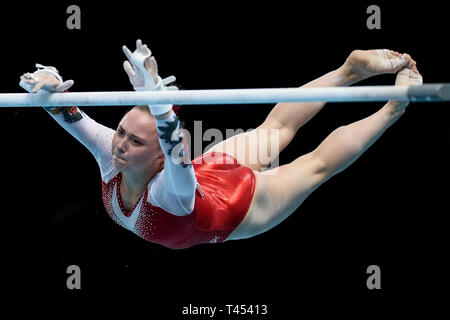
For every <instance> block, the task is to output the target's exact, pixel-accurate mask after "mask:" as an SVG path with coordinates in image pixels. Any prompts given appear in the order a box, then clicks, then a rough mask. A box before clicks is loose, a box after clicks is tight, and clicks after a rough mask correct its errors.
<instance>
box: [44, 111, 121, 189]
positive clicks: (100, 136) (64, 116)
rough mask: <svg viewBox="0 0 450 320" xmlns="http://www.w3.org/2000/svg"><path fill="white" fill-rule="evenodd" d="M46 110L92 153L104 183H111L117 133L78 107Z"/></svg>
mask: <svg viewBox="0 0 450 320" xmlns="http://www.w3.org/2000/svg"><path fill="white" fill-rule="evenodd" d="M45 110H46V111H47V112H48V113H49V114H50V115H51V116H52V117H53V119H55V120H56V122H58V123H59V125H61V127H63V128H64V129H65V130H66V131H67V132H68V133H70V134H71V135H72V136H73V137H74V138H76V139H77V140H78V141H79V142H80V143H81V144H83V145H84V146H85V147H86V148H87V149H88V150H89V151H90V152H91V154H92V155H93V156H94V158H95V160H96V161H97V163H98V165H99V167H100V171H101V175H102V179H103V181H105V182H109V180H110V179H111V178H112V174H113V171H114V167H113V165H112V162H111V144H112V138H113V136H114V132H115V131H114V130H113V129H111V128H108V127H105V126H103V125H101V124H99V123H97V122H96V121H94V120H93V119H91V118H89V117H88V116H87V115H86V114H85V113H84V112H83V111H81V110H80V109H79V108H78V107H65V108H57V109H54V111H49V110H50V108H45Z"/></svg>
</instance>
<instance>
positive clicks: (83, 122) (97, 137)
mask: <svg viewBox="0 0 450 320" xmlns="http://www.w3.org/2000/svg"><path fill="white" fill-rule="evenodd" d="M45 68H50V67H45ZM55 70H56V69H55ZM20 78H21V82H20V85H21V86H22V87H23V88H24V89H25V90H27V91H28V92H31V93H36V92H38V91H40V90H43V91H46V92H63V91H65V90H67V89H69V88H70V87H71V86H72V85H73V81H72V80H68V81H65V82H62V79H61V77H59V75H57V74H55V72H53V71H52V70H51V69H43V70H39V71H38V72H35V73H34V74H29V73H26V74H24V75H22V76H21V77H20ZM37 80H38V81H37ZM44 109H45V110H46V111H47V112H48V113H49V114H50V115H51V116H52V117H53V119H55V120H56V122H58V124H60V125H61V127H63V128H64V129H65V130H66V131H67V132H69V133H70V134H71V135H72V136H73V137H75V138H76V139H77V140H78V141H79V142H80V143H81V144H83V145H84V146H85V147H86V148H87V149H88V150H89V151H90V152H91V153H92V154H93V155H94V157H95V158H96V160H97V162H98V163H99V164H100V169H102V165H101V159H102V158H103V155H104V153H105V152H108V151H107V150H104V149H105V148H104V146H108V145H109V144H110V141H111V137H112V134H113V133H114V130H112V129H110V128H107V127H105V126H103V125H101V124H99V123H97V122H95V121H94V120H92V119H91V118H90V117H88V116H87V115H86V114H85V113H84V112H83V111H81V110H80V109H78V107H56V108H53V107H48V108H44Z"/></svg>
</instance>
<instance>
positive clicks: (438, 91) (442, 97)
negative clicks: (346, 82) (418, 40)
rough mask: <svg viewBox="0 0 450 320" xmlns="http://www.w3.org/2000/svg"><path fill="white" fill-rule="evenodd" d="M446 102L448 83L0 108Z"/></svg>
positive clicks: (122, 95) (16, 96) (113, 96)
mask: <svg viewBox="0 0 450 320" xmlns="http://www.w3.org/2000/svg"><path fill="white" fill-rule="evenodd" d="M387 100H400V101H406V100H412V101H430V102H431V101H448V100H450V84H426V85H420V86H410V87H406V86H363V87H337V88H336V87H322V88H283V89H223V90H180V91H150V92H142V91H140V92H134V91H114V92H71V93H53V94H49V93H35V94H30V93H3V94H0V107H40V106H45V107H49V106H121V105H148V104H150V105H157V104H174V105H188V104H191V105H192V104H194V105H201V104H259V103H276V102H296V101H297V102H301V101H323V102H355V101H387Z"/></svg>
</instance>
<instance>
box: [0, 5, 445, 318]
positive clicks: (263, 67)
mask: <svg viewBox="0 0 450 320" xmlns="http://www.w3.org/2000/svg"><path fill="white" fill-rule="evenodd" d="M443 3H444V2H442V3H440V2H431V1H427V2H422V3H412V2H407V3H400V2H395V4H394V3H393V2H389V3H388V2H381V1H378V2H371V1H361V2H358V3H354V4H353V3H351V2H343V1H338V2H336V3H333V4H329V3H326V2H319V1H315V2H304V1H301V2H300V1H292V2H283V1H276V2H268V3H262V2H243V1H240V2H232V1H226V2H225V1H222V2H213V1H210V2H194V1H192V2H186V1H185V2H183V3H182V4H178V3H175V2H164V3H161V2H156V1H153V2H152V1H145V2H120V3H115V2H109V3H108V2H95V4H94V3H93V2H87V1H74V2H69V1H60V2H58V3H53V4H50V3H43V2H39V3H38V2H35V3H33V4H31V3H23V2H20V3H19V2H17V3H9V4H8V5H5V4H2V10H1V13H0V17H1V20H0V28H1V34H2V37H1V40H2V54H1V57H2V61H1V62H2V66H1V69H2V75H1V77H0V81H1V88H2V89H1V90H2V92H5V93H6V92H22V91H23V90H22V89H21V88H20V87H19V86H18V81H19V76H20V75H21V74H22V73H25V72H32V71H34V70H35V68H34V64H35V63H41V64H44V65H52V66H55V67H57V68H58V69H59V70H60V73H61V74H62V76H63V77H64V79H74V81H75V85H74V87H73V88H72V89H71V91H123V90H132V87H131V86H130V84H129V82H128V78H127V76H126V74H125V72H124V71H123V69H122V62H123V61H124V55H123V53H122V51H121V46H122V45H124V44H125V45H127V46H128V47H129V48H130V49H132V50H133V49H134V48H135V41H136V39H138V38H140V39H142V40H143V42H144V43H146V44H148V45H149V47H150V48H151V50H152V52H153V54H154V56H155V57H156V59H157V61H158V65H159V73H160V75H161V76H162V77H165V76H168V75H171V74H174V75H176V77H177V84H178V85H179V86H180V87H181V88H184V89H216V88H272V87H295V86H300V85H302V84H304V83H306V82H309V81H310V80H313V79H315V78H317V77H320V76H321V75H323V74H325V73H327V72H329V71H331V70H334V69H336V68H338V67H339V66H340V65H341V64H342V63H343V62H344V61H345V59H346V57H347V56H348V54H349V53H350V52H351V51H352V50H353V49H377V48H389V49H393V50H396V51H399V52H406V53H409V54H410V55H411V56H412V57H413V58H414V59H415V60H416V61H417V66H418V69H419V71H420V72H421V74H422V75H423V77H424V82H427V83H433V82H435V83H436V82H450V79H449V71H450V70H449V67H448V59H449V56H450V55H449V53H450V49H449V47H448V43H447V42H448V39H447V38H448V30H449V26H448V23H447V21H448V16H449V13H448V11H446V10H445V8H444V7H443ZM71 4H77V5H79V6H80V9H81V30H68V28H67V27H66V20H67V18H68V17H69V14H67V13H66V9H67V7H68V6H69V5H71ZM371 4H377V5H378V6H380V8H381V30H369V29H368V28H367V27H366V19H367V17H368V16H369V15H368V14H367V13H366V9H367V7H368V6H369V5H371ZM394 79H395V76H394V75H382V76H378V77H375V78H371V79H368V80H365V81H363V82H361V83H359V85H390V84H393V83H394ZM381 106H382V103H340V104H329V105H327V106H325V108H324V109H323V110H322V111H320V113H319V114H318V115H317V116H316V117H315V118H314V119H312V120H311V121H310V122H308V123H307V124H306V125H305V126H304V127H303V128H301V129H300V131H299V133H298V134H297V136H296V137H295V139H294V140H293V141H292V142H291V144H290V145H289V146H288V147H287V148H286V149H285V151H283V153H282V154H281V156H280V165H283V164H286V163H289V162H291V161H293V160H294V159H296V158H297V157H299V156H301V155H302V154H304V153H306V152H309V151H311V150H312V149H314V148H315V147H316V146H317V145H318V144H319V143H320V142H321V141H322V140H323V139H324V138H325V137H326V136H327V135H328V134H330V133H331V132H332V131H333V130H334V129H335V128H337V127H338V126H341V125H345V124H348V123H351V122H353V121H357V120H359V119H361V118H363V117H366V116H368V115H370V114H371V113H373V112H375V111H376V110H378V109H379V108H380V107H381ZM272 107H273V105H248V106H239V105H233V106H190V107H182V110H181V111H180V115H181V117H182V118H183V119H184V121H185V128H186V129H188V130H193V122H194V120H197V121H200V120H201V121H203V122H202V126H203V132H204V131H205V130H207V129H208V128H219V129H220V130H222V132H223V134H224V135H225V129H226V128H230V129H237V128H242V129H244V130H247V129H249V128H255V127H257V126H258V125H259V124H260V123H261V122H262V121H263V120H264V119H265V117H266V116H267V114H268V113H269V112H270V110H271V108H272ZM448 107H449V104H448V103H439V104H431V103H429V104H425V103H420V104H419V103H412V104H411V105H410V106H409V107H408V108H407V112H406V113H405V115H404V116H403V117H402V118H401V119H400V120H399V121H398V122H397V123H395V124H394V125H393V126H392V127H391V128H389V129H388V130H387V132H386V133H385V134H384V135H383V136H382V137H381V138H380V139H379V140H378V141H377V142H376V143H375V144H374V145H373V146H372V147H371V148H370V149H369V150H368V151H367V152H365V153H364V155H363V156H361V158H360V159H358V160H357V161H356V162H355V163H354V164H353V165H352V166H351V167H349V168H348V169H347V170H345V171H344V172H342V173H341V174H339V175H337V176H335V177H334V178H333V179H331V180H330V181H328V182H327V183H325V184H324V185H323V186H321V187H320V188H319V189H318V190H317V191H315V192H314V193H313V194H312V195H311V196H310V197H309V198H308V199H307V200H306V201H305V202H304V203H303V205H302V206H301V207H300V208H299V209H298V210H297V211H296V212H295V213H294V214H292V215H291V216H290V217H289V218H288V219H287V220H286V221H285V222H283V223H282V224H281V225H279V226H277V227H276V228H274V229H272V230H270V231H268V232H266V233H264V234H262V235H260V236H258V237H255V238H252V239H248V240H240V241H229V242H226V243H223V244H217V245H200V246H196V247H193V248H190V249H187V250H182V251H172V250H169V249H166V248H164V247H162V246H159V245H156V244H152V243H148V242H146V241H144V240H142V239H140V238H138V237H137V236H135V235H134V234H132V233H131V232H129V231H127V230H125V229H121V228H120V227H119V226H117V225H116V224H115V223H114V222H113V221H112V220H111V219H110V218H109V217H108V216H107V214H106V212H105V210H104V208H103V205H102V201H101V183H100V175H99V171H98V168H97V164H96V162H95V161H94V159H93V157H92V156H91V155H90V154H89V152H88V151H87V150H86V149H84V148H83V147H82V145H81V144H79V143H78V142H77V141H76V140H75V139H74V138H72V137H71V136H70V135H69V134H68V133H66V132H65V131H64V130H63V129H61V128H60V127H59V126H58V125H57V124H56V123H55V122H54V121H53V120H52V119H51V117H49V116H48V115H47V114H46V112H44V111H43V110H42V109H40V108H22V109H19V108H15V109H14V108H1V109H0V119H1V123H2V135H1V139H0V141H1V157H0V158H1V162H0V163H1V172H2V179H1V182H2V192H1V202H2V205H1V209H0V210H1V217H2V223H1V228H2V240H3V241H2V253H3V254H2V255H1V257H2V269H3V270H4V271H3V281H2V285H1V287H0V290H1V291H3V292H4V293H5V294H6V296H7V297H8V299H7V300H4V303H5V305H6V306H9V305H10V303H9V302H20V303H21V304H22V305H24V306H25V305H27V306H29V305H30V304H32V303H33V302H37V301H39V303H38V304H37V305H38V306H39V307H38V308H31V309H30V308H25V307H24V308H20V309H14V310H15V311H16V312H24V311H30V310H31V311H32V312H33V313H34V314H40V313H42V314H43V315H49V314H50V313H53V312H56V311H55V310H56V309H55V306H56V305H61V303H64V305H65V304H67V305H68V306H72V307H68V309H66V310H67V311H73V310H75V309H80V310H84V309H83V308H84V306H85V305H86V303H87V302H89V301H91V302H93V303H94V305H96V306H99V304H98V302H99V301H100V300H102V301H104V300H106V301H107V302H108V305H107V306H105V308H106V309H102V308H100V307H98V308H97V309H98V310H100V311H102V312H103V311H105V310H113V311H114V310H117V311H119V310H126V311H136V310H139V311H142V312H144V314H145V315H146V318H148V319H154V318H159V319H175V318H177V319H188V317H183V316H182V315H181V310H182V307H183V306H187V305H189V304H195V305H199V306H200V305H201V306H207V305H214V306H217V307H222V308H224V305H225V304H246V305H249V304H266V305H268V307H269V315H268V316H265V317H263V316H259V317H256V316H253V318H254V319H269V318H270V319H285V318H287V317H288V316H290V317H294V316H302V315H303V314H304V313H305V312H306V310H307V309H311V308H312V310H313V311H314V312H315V313H317V314H321V313H324V312H331V313H332V314H336V315H337V314H339V313H341V312H342V313H344V314H350V313H357V314H358V315H360V317H362V318H366V317H367V316H368V315H371V314H374V313H375V314H378V313H379V314H380V315H382V316H386V315H388V314H390V313H391V312H393V311H397V312H398V313H399V314H403V313H405V312H411V311H412V312H416V310H418V309H424V310H426V311H435V310H438V309H439V308H440V307H443V306H444V305H441V300H440V299H441V298H443V297H445V294H444V292H443V291H444V290H446V288H447V290H448V286H447V284H446V283H447V281H446V278H447V277H448V276H447V274H448V267H449V266H448V263H446V256H447V255H448V224H447V223H446V218H447V215H448V212H449V204H448V200H447V197H448V193H449V192H448V191H449V187H448V174H449V169H448V163H449V152H448V151H449V139H450V133H449V125H448V116H449V113H450V111H449V108H448ZM126 109H127V107H119V108H118V107H115V108H105V107H91V108H89V110H87V108H85V109H84V110H85V112H86V113H88V114H89V115H90V116H91V117H92V118H94V119H95V120H96V121H98V122H100V123H102V124H104V125H107V126H110V127H112V128H115V127H116V125H117V123H118V122H119V121H120V119H121V116H122V115H123V113H124V111H125V110H126ZM191 132H193V131H191ZM209 143H210V142H206V141H204V142H203V147H202V149H203V148H204V147H205V146H206V145H208V144H209ZM73 264H74V265H78V266H80V268H81V271H82V289H81V290H78V291H77V290H75V291H70V290H68V289H67V287H66V278H67V276H68V275H67V274H66V268H67V267H68V266H69V265H73ZM370 265H378V266H379V267H380V268H381V286H382V289H381V290H368V289H367V287H366V279H367V277H368V275H367V274H366V269H367V267H368V266H370ZM103 298H106V299H103ZM429 298H431V299H429ZM136 299H139V300H141V299H142V300H143V301H145V303H144V304H137V303H136ZM41 301H42V302H41ZM430 301H432V303H433V304H428V303H429V302H430ZM388 307H390V308H389V309H388ZM91 310H92V309H91ZM388 310H389V311H388ZM156 315H157V316H156ZM222 316H223V315H222ZM201 318H202V317H190V318H189V319H201ZM203 318H206V317H203ZM224 318H226V319H243V318H244V317H243V316H241V317H238V316H225V317H224Z"/></svg>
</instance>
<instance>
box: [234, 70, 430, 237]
mask: <svg viewBox="0 0 450 320" xmlns="http://www.w3.org/2000/svg"><path fill="white" fill-rule="evenodd" d="M411 84H422V77H421V75H420V74H419V72H418V70H417V68H416V66H415V65H411V66H410V68H404V69H403V70H401V71H400V72H399V73H398V74H397V80H396V85H403V86H405V85H411ZM407 105H408V102H399V101H389V102H388V103H387V104H386V105H385V106H384V107H383V108H381V109H380V110H379V111H377V112H375V113H374V114H372V115H371V116H369V117H367V118H365V119H362V120H360V121H357V122H354V123H351V124H349V125H346V126H342V127H340V128H338V129H336V130H334V131H333V132H332V133H331V134H330V135H329V136H328V137H327V138H326V139H325V140H324V141H323V142H322V143H321V144H320V145H319V146H318V147H317V148H316V149H315V150H314V151H312V152H311V153H308V154H306V155H303V156H301V157H299V158H297V159H296V160H294V161H293V162H291V163H289V164H287V165H283V166H280V167H279V168H275V169H270V170H267V171H265V172H262V173H256V175H257V184H256V188H255V193H254V201H252V204H251V206H250V209H249V211H248V213H247V215H246V217H245V218H244V220H243V221H242V222H241V224H240V225H239V226H238V227H237V228H236V229H235V230H234V231H233V233H232V234H231V235H230V236H229V237H228V239H227V240H236V239H242V238H248V237H251V236H255V235H257V234H260V233H263V232H265V231H267V230H269V229H271V228H273V227H275V226H276V225H278V224H279V223H280V222H282V221H283V220H284V219H286V218H287V217H288V216H289V215H291V213H293V212H294V211H295V210H296V209H297V208H298V207H299V206H300V205H301V204H302V203H303V201H304V200H305V199H306V198H307V197H308V196H309V195H310V194H311V193H312V192H313V191H314V190H316V189H317V188H318V187H319V186H320V185H321V184H322V183H324V182H325V181H327V180H328V179H330V178H331V177H332V176H334V175H336V174H337V173H339V172H341V171H342V170H344V169H345V168H347V167H348V166H349V165H350V164H352V163H353V162H354V161H356V159H358V158H359V156H361V154H362V153H363V152H364V151H366V150H367V149H368V148H369V147H370V146H371V145H372V144H373V143H374V142H375V141H376V140H377V139H378V138H379V137H380V136H381V135H382V134H383V133H384V132H385V130H386V129H387V128H389V127H390V126H391V125H392V124H393V123H394V122H396V121H397V120H398V118H399V117H400V116H401V115H402V114H403V113H404V111H405V108H406V106H407ZM271 170H277V172H276V173H275V174H271V173H270V171H271Z"/></svg>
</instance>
